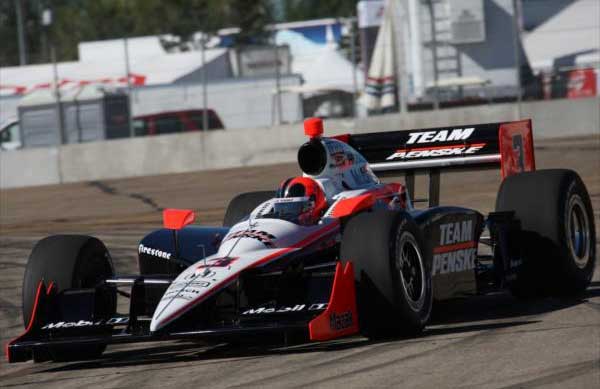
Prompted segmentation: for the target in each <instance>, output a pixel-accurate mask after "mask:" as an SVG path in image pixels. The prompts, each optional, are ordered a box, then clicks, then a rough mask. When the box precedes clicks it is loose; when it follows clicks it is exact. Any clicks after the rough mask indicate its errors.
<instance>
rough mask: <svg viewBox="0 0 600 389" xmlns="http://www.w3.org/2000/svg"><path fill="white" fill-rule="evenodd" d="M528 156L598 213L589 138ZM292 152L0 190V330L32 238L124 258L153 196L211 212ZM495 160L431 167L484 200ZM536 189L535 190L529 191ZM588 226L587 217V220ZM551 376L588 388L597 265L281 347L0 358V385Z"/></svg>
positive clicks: (593, 376)
mask: <svg viewBox="0 0 600 389" xmlns="http://www.w3.org/2000/svg"><path fill="white" fill-rule="evenodd" d="M536 153H537V161H538V168H551V167H566V168H572V169H575V170H576V171H578V172H579V173H580V175H581V176H582V177H583V180H584V182H585V183H586V185H587V187H588V190H589V191H590V194H591V197H592V203H593V206H594V213H595V220H596V226H598V227H600V138H599V137H595V138H582V139H570V140H562V141H560V140H559V141H556V140H555V141H540V142H538V143H537V145H536ZM297 173H298V170H297V168H296V166H295V165H294V164H286V165H279V166H267V167H263V168H251V169H250V168H247V169H230V170H222V171H213V172H198V173H191V174H177V175H169V176H156V177H143V178H133V179H126V180H115V181H106V182H91V183H78V184H69V185H61V186H47V187H38V188H28V189H15V190H6V191H1V192H0V216H1V217H0V342H2V344H4V343H5V342H6V341H8V340H9V339H10V338H12V337H14V336H16V335H18V334H19V333H20V332H21V331H22V330H23V324H22V318H21V308H20V305H21V282H22V277H23V272H24V269H25V263H26V260H27V256H28V254H29V252H30V250H31V248H32V247H33V245H34V244H35V242H36V241H37V240H39V239H40V238H42V237H44V236H46V235H48V234H52V233H86V234H92V235H94V236H97V237H99V238H100V239H102V240H104V242H106V244H107V246H108V248H109V250H110V251H111V253H112V256H113V259H114V261H115V266H116V268H117V271H118V272H135V271H136V261H135V257H136V247H137V246H136V244H137V242H138V241H139V239H140V238H141V237H142V236H143V235H144V233H146V232H148V231H149V230H151V229H153V228H156V227H158V226H160V223H161V219H160V218H161V216H160V209H161V208H163V207H177V208H191V209H195V210H196V211H197V215H198V221H199V222H200V223H206V224H212V225H216V224H219V222H220V220H222V217H223V214H224V211H225V207H226V204H227V202H228V201H229V199H230V198H231V197H232V196H233V195H234V194H236V193H238V192H241V191H248V190H259V189H269V188H275V187H276V186H277V184H278V183H279V182H280V180H282V179H283V178H284V177H287V176H291V175H295V174H297ZM499 183H500V179H499V175H498V173H497V172H495V171H485V172H479V173H453V174H448V175H443V177H442V203H443V204H456V205H464V206H470V207H473V208H476V209H479V210H481V211H483V212H487V211H490V210H492V208H493V204H494V200H495V196H496V191H497V188H498V185H499ZM541 195H542V194H541ZM598 227H597V228H598ZM165 386H177V387H192V386H194V387H211V388H229V387H297V386H310V387H338V388H339V387H342V386H343V387H346V388H368V387H418V388H431V387H467V388H468V387H474V388H480V387H481V388H487V387H490V388H506V387H560V388H600V270H598V267H597V269H596V274H595V277H594V280H593V282H592V285H591V287H590V288H589V289H588V291H587V293H586V294H585V295H584V296H582V297H581V298H573V299H559V298H548V299H543V300H538V301H532V302H522V301H518V300H516V299H514V298H513V297H511V296H510V295H509V294H507V293H498V294H494V295H489V296H480V297H475V298H471V299H465V300H456V301H452V302H446V303H440V304H437V305H436V306H434V317H433V320H432V323H431V325H430V326H429V327H428V328H427V330H426V331H425V333H424V334H423V336H421V337H418V338H411V339H395V340H390V341H385V342H370V341H368V340H367V339H365V338H362V337H359V336H356V337H352V338H348V339H343V340H337V341H332V342H326V343H318V344H316V343H315V344H306V345H297V346H292V347H265V346H263V345H257V346H248V345H246V346H229V345H216V346H214V345H213V346H208V345H205V344H198V343H195V344H194V343H186V342H163V343H154V344H137V345H135V346H126V345H122V346H114V347H109V349H108V350H107V352H106V353H105V354H104V356H103V357H102V358H101V359H99V360H94V361H85V362H73V363H49V362H47V363H40V364H33V363H32V362H28V363H20V364H12V365H8V364H7V363H6V362H5V361H4V360H2V362H0V387H44V388H55V387H56V388H79V387H87V388H91V387H102V388H111V387H138V388H141V387H165Z"/></svg>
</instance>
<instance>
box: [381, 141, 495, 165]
mask: <svg viewBox="0 0 600 389" xmlns="http://www.w3.org/2000/svg"><path fill="white" fill-rule="evenodd" d="M485 145H486V143H474V144H471V145H462V144H461V145H450V146H437V147H423V148H416V149H400V150H396V152H394V154H392V155H390V156H389V157H387V158H386V160H387V161H389V160H393V159H413V158H430V157H448V156H455V155H470V154H475V153H477V152H478V151H479V150H481V149H482V148H484V147H485Z"/></svg>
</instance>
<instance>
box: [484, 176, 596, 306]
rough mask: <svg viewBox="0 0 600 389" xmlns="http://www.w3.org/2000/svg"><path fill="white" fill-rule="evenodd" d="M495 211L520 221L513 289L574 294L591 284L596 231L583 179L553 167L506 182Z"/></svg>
mask: <svg viewBox="0 0 600 389" xmlns="http://www.w3.org/2000/svg"><path fill="white" fill-rule="evenodd" d="M496 210H497V211H514V212H515V217H516V218H517V219H518V220H519V221H520V223H521V230H522V232H521V233H520V236H518V237H517V239H518V240H519V242H518V243H519V246H520V247H521V250H522V261H523V263H522V265H521V266H520V268H519V270H518V271H517V278H516V280H515V281H514V282H513V283H512V285H511V291H512V292H513V294H514V295H515V296H517V297H522V298H531V297H537V296H544V295H576V294H579V293H581V292H583V291H584V290H585V289H586V288H587V287H588V285H589V284H590V282H591V280H592V276H593V273H594V270H595V266H596V231H595V226H594V213H593V211H592V205H591V202H590V197H589V194H588V192H587V189H586V188H585V185H584V184H583V182H582V181H581V178H580V177H579V175H578V174H577V173H576V172H574V171H571V170H565V169H554V170H538V171H535V172H527V173H520V174H516V175H513V176H510V177H508V178H506V179H505V180H504V181H503V183H502V185H501V187H500V190H499V193H498V198H497V200H496Z"/></svg>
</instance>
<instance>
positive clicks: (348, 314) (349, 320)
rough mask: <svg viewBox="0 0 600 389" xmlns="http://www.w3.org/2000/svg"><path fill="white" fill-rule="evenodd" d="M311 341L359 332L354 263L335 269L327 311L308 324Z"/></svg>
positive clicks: (338, 266) (339, 265)
mask: <svg viewBox="0 0 600 389" xmlns="http://www.w3.org/2000/svg"><path fill="white" fill-rule="evenodd" d="M308 330H309V333H310V340H330V339H335V338H339V337H342V336H347V335H352V334H355V333H357V332H358V313H357V310H356V291H355V287H354V268H353V267H352V262H348V263H346V266H345V268H344V270H343V271H342V264H341V263H338V264H337V265H336V267H335V277H334V279H333V288H332V290H331V296H330V297H329V304H328V305H327V309H326V310H325V311H324V312H322V313H321V314H320V315H319V316H317V317H315V318H314V319H312V320H311V321H310V323H309V324H308Z"/></svg>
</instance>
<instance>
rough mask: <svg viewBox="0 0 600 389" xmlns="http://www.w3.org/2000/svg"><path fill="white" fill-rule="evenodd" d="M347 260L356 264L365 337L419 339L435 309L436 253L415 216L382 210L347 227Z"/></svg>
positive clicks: (344, 246)
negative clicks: (433, 271) (433, 266)
mask: <svg viewBox="0 0 600 389" xmlns="http://www.w3.org/2000/svg"><path fill="white" fill-rule="evenodd" d="M341 260H342V261H344V262H347V261H349V262H352V263H353V265H354V276H355V279H356V283H357V285H356V293H357V308H358V317H359V324H360V331H361V333H362V334H363V335H364V336H366V337H368V338H371V339H374V338H384V337H390V336H399V335H417V334H419V333H420V332H421V331H422V330H423V328H424V327H425V325H426V324H427V322H428V320H429V316H430V314H431V304H432V298H433V294H432V284H431V250H430V249H428V248H427V246H426V244H425V241H424V239H423V236H422V233H421V231H420V229H419V228H418V226H417V225H416V224H415V223H414V222H413V221H412V219H411V218H410V216H409V215H408V214H406V213H402V212H392V211H387V210H377V211H374V212H370V213H362V214H359V215H356V216H354V217H352V218H351V219H350V220H349V221H348V222H347V224H346V226H345V229H344V232H343V237H342V245H341Z"/></svg>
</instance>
